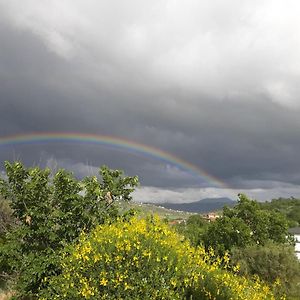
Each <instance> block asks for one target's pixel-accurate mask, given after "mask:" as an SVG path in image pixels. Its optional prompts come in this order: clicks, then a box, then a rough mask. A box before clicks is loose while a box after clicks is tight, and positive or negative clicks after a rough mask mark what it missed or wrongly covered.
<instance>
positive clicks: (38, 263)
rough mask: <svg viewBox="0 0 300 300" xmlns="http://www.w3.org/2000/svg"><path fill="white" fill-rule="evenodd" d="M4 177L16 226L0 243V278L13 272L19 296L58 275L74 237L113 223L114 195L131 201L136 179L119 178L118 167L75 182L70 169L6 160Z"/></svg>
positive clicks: (0, 185)
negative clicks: (52, 171)
mask: <svg viewBox="0 0 300 300" xmlns="http://www.w3.org/2000/svg"><path fill="white" fill-rule="evenodd" d="M5 167H6V173H7V180H4V179H2V180H1V182H0V189H1V193H2V195H3V196H4V197H6V198H8V199H10V201H11V208H12V209H13V214H14V216H15V217H16V218H17V220H18V226H16V227H15V228H13V229H12V230H11V231H10V232H9V233H8V234H6V236H5V243H3V244H2V245H1V247H0V254H1V255H0V267H1V271H2V272H1V273H2V277H3V276H8V275H14V276H15V277H16V280H17V285H16V286H15V289H16V292H17V296H18V297H19V298H20V299H22V298H24V297H34V296H36V295H38V293H39V291H40V290H41V289H43V288H45V287H46V286H47V282H46V281H45V278H47V277H50V276H56V275H58V274H60V272H61V270H60V268H61V267H60V262H59V261H60V250H62V249H63V248H64V247H65V245H66V244H68V243H71V242H73V241H74V240H76V239H77V238H78V237H79V235H80V233H81V232H82V231H85V232H87V233H88V232H89V231H90V230H91V229H92V228H94V227H95V226H96V225H97V224H102V223H104V222H106V221H110V222H113V221H114V220H115V219H116V218H117V216H118V214H117V210H116V208H115V205H114V201H115V199H120V198H122V199H123V200H124V201H129V200H131V196H130V194H131V192H132V191H133V188H134V187H135V186H136V185H137V183H138V179H137V177H123V176H122V175H123V173H122V172H121V171H118V170H116V171H111V170H109V169H108V168H107V167H103V168H101V170H100V175H101V180H99V179H98V178H97V177H95V176H93V177H87V178H85V179H83V180H82V181H78V180H77V179H75V178H74V177H73V175H72V174H71V173H68V172H66V171H64V170H60V171H58V172H57V173H56V174H55V176H54V177H53V178H51V177H50V170H49V169H45V170H41V169H39V168H31V169H26V168H25V167H24V166H23V165H22V164H21V163H19V162H16V163H13V164H10V163H8V162H6V164H5Z"/></svg>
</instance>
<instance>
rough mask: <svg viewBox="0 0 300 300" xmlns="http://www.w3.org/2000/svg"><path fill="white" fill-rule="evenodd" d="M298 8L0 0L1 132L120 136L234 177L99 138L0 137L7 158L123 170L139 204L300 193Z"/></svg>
mask: <svg viewBox="0 0 300 300" xmlns="http://www.w3.org/2000/svg"><path fill="white" fill-rule="evenodd" d="M299 16H300V2H299V1H297V0H259V1H258V0H257V1H256V0H251V1H250V0H249V1H248V0H245V1H240V0H227V1H224V0H202V1H199V0H193V1H192V0H185V1H179V0H178V1H176V0H165V1H163V0H160V1H158V0H152V1H143V0H135V1H133V0H128V1H122V0H119V1H114V0H108V1H101V0H88V1H87V0H85V1H84V0H52V1H51V0H48V1H47V0H43V1H41V0H31V1H30V0H22V1H17V0H0V138H1V137H5V136H9V135H13V134H28V133H32V132H43V133H45V132H79V133H90V134H101V135H103V134H105V135H111V136H115V137H121V138H125V139H129V140H131V141H135V142H138V143H142V144H146V145H149V146H152V147H156V148H158V149H161V150H163V151H167V152H170V153H172V154H173V155H176V156H177V157H179V158H181V159H184V160H186V161H187V162H189V163H191V164H193V165H195V166H197V167H198V168H201V169H203V170H205V171H206V172H207V173H209V174H211V175H212V176H215V177H216V178H219V179H220V180H222V181H223V182H224V183H225V184H226V185H227V187H228V188H218V187H216V186H215V185H214V184H213V182H210V181H209V180H207V179H206V178H205V177H203V178H201V176H199V177H197V176H193V175H192V174H190V173H188V172H185V170H182V169H180V168H178V166H176V165H172V164H167V163H164V162H162V161H160V160H156V159H153V158H149V157H148V156H147V155H145V156H144V157H143V156H136V155H134V154H132V153H128V152H125V151H120V150H114V149H108V148H105V147H102V146H95V145H84V144H78V145H76V144H73V143H72V144H68V143H48V144H40V145H39V144H35V145H19V146H11V147H0V161H1V162H3V161H4V160H6V159H9V160H12V159H21V160H23V161H24V162H25V163H26V164H27V165H32V164H40V165H42V166H45V165H48V166H56V165H58V166H61V167H65V168H69V169H71V170H73V171H74V172H75V173H76V174H78V175H79V176H83V175H87V174H93V173H94V172H96V170H97V168H98V166H100V165H102V164H106V165H108V166H109V167H111V168H119V169H120V168H121V169H124V170H125V172H126V173H127V174H129V175H136V174H137V175H139V177H140V181H141V188H140V189H139V190H138V191H137V193H136V200H141V201H173V202H175V201H178V202H184V201H195V200H199V199H201V198H204V197H221V196H229V197H231V198H234V199H235V198H236V195H237V194H238V193H239V192H241V191H242V192H246V193H247V194H249V195H250V196H251V197H255V198H257V199H259V200H266V199H271V198H273V197H278V196H288V197H289V196H295V197H300V117H299V113H300V18H299ZM1 169H2V170H3V163H1Z"/></svg>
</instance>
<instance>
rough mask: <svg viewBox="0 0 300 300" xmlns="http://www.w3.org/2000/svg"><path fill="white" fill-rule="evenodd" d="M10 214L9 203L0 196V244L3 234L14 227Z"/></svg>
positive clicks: (13, 219) (13, 220)
mask: <svg viewBox="0 0 300 300" xmlns="http://www.w3.org/2000/svg"><path fill="white" fill-rule="evenodd" d="M12 213H13V211H12V209H11V208H10V206H9V202H8V201H7V200H6V199H3V198H2V197H1V196H0V243H1V242H3V240H4V238H5V234H6V233H7V232H8V231H9V230H10V229H11V228H12V227H13V226H14V225H15V218H14V217H13V214H12Z"/></svg>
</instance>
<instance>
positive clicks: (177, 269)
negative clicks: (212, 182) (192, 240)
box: [40, 217, 274, 300]
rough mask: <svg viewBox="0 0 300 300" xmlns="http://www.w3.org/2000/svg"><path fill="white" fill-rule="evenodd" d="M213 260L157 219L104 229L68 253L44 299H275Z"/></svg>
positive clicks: (257, 284) (225, 261)
mask: <svg viewBox="0 0 300 300" xmlns="http://www.w3.org/2000/svg"><path fill="white" fill-rule="evenodd" d="M212 256H214V254H213V253H211V252H210V253H206V252H205V251H204V249H203V248H194V247H191V246H190V244H189V243H188V242H187V241H184V240H183V239H182V237H181V236H180V235H178V234H177V233H175V232H174V231H173V230H171V229H170V228H169V226H168V225H167V224H165V223H163V222H162V221H160V220H159V219H158V218H156V217H152V218H148V219H138V218H136V217H134V218H132V219H131V220H130V221H128V222H121V221H120V222H118V223H114V224H110V225H108V224H107V225H101V226H98V227H97V228H96V229H95V230H94V231H92V232H91V233H90V234H89V235H86V234H82V235H81V237H80V240H79V243H77V244H75V245H72V246H70V247H68V248H67V249H66V250H65V253H64V255H63V258H62V270H63V271H62V274H61V275H59V276H57V277H55V278H53V279H50V284H49V288H48V290H47V291H46V292H43V295H41V297H40V299H72V300H76V299H253V300H255V299H274V297H273V295H272V293H271V292H270V290H269V288H268V287H267V286H265V285H264V284H262V283H260V282H258V281H256V282H252V281H249V280H246V279H245V278H243V277H240V276H238V275H237V274H234V273H233V272H229V271H228V270H226V269H224V268H221V265H224V264H225V266H226V265H228V257H227V256H225V257H223V258H222V259H214V260H212V258H211V257H212ZM225 268H226V267H225Z"/></svg>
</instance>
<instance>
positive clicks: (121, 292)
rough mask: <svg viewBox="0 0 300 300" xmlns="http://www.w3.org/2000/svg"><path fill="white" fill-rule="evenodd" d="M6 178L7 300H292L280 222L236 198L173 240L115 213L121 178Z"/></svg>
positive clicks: (126, 194)
mask: <svg viewBox="0 0 300 300" xmlns="http://www.w3.org/2000/svg"><path fill="white" fill-rule="evenodd" d="M5 168H6V176H5V177H3V178H1V179H0V195H1V197H2V198H1V199H0V209H1V210H0V279H1V284H2V287H3V288H4V287H6V288H7V289H10V290H12V292H13V295H14V296H13V297H14V299H23V300H25V299H26V300H28V299H29V300H31V299H32V300H35V299H72V300H76V299H78V300H79V299H94V300H96V299H149V300H150V299H170V300H171V299H172V300H173V299H224V300H227V299H228V300H229V299H233V300H234V299H244V300H248V299H249V295H251V298H253V299H275V298H278V299H279V298H281V297H283V295H284V293H287V294H288V297H289V299H297V298H295V297H297V296H298V295H299V294H297V293H298V291H299V286H298V285H297V284H296V283H297V281H298V282H299V270H300V269H299V263H298V261H297V260H296V258H295V256H294V255H293V253H292V252H291V249H292V248H291V246H290V245H291V244H292V240H291V239H289V238H286V237H287V235H288V233H287V228H288V224H287V220H286V218H285V217H284V216H283V215H282V214H281V213H279V212H274V211H268V210H264V209H262V208H261V207H260V205H259V204H258V203H257V202H256V201H252V200H250V199H248V198H247V197H246V196H245V195H241V196H240V199H239V202H238V205H237V206H236V207H234V208H232V209H229V208H227V209H224V212H223V216H222V217H221V218H219V219H217V220H216V221H215V222H212V223H207V222H205V221H204V220H203V219H201V218H200V217H199V216H193V217H191V218H190V219H189V220H188V222H187V225H186V226H184V227H178V228H177V229H178V231H179V233H178V232H176V231H174V229H172V228H170V227H169V226H168V224H166V223H165V222H163V221H161V220H159V219H158V218H156V217H153V216H149V217H148V218H142V217H139V216H136V212H135V211H133V210H129V211H125V212H124V211H122V212H120V210H119V209H118V205H117V201H116V200H118V201H130V200H131V193H132V192H133V191H134V188H135V187H136V186H137V185H138V178H137V177H128V176H125V175H124V174H123V172H122V171H119V170H110V169H108V168H107V167H102V168H101V169H100V170H99V176H90V177H86V178H84V179H83V180H78V179H76V178H75V177H74V176H73V174H72V173H70V172H67V171H65V170H59V171H58V172H56V173H52V171H51V170H49V169H40V168H26V167H24V165H23V164H22V163H20V162H15V163H9V162H6V163H5ZM183 235H184V236H185V238H184V236H183ZM272 270H273V271H272ZM253 275H256V277H253ZM297 289H298V290H297ZM295 295H297V296H295ZM293 297H294V298H293Z"/></svg>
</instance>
